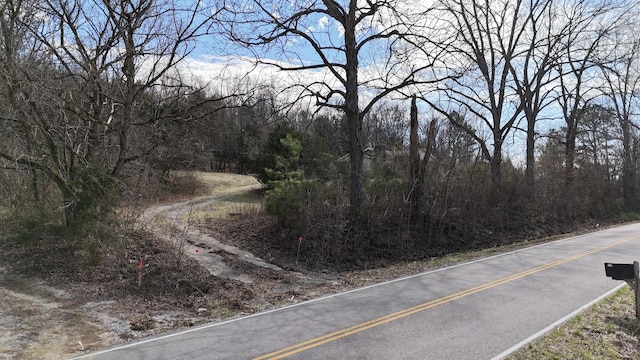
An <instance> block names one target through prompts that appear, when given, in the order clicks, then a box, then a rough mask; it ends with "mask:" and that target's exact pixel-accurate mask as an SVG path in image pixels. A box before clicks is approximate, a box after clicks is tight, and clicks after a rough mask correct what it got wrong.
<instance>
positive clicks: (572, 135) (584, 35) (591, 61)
mask: <svg viewBox="0 0 640 360" xmlns="http://www.w3.org/2000/svg"><path fill="white" fill-rule="evenodd" d="M594 5H595V6H591V5H590V4H588V3H585V2H582V1H577V2H576V3H575V4H574V6H572V7H567V10H566V19H567V20H566V23H567V24H568V25H567V27H566V29H565V32H566V34H565V35H564V36H563V37H562V51H563V54H562V59H561V60H560V61H559V62H558V64H557V69H556V71H557V73H558V84H559V85H558V95H557V97H556V101H557V103H558V105H559V106H560V109H561V111H562V119H563V120H564V122H565V124H566V131H565V135H564V139H563V141H562V142H563V144H564V145H565V151H564V166H565V191H564V196H565V200H564V206H565V214H566V216H568V217H572V213H573V211H572V202H573V198H574V189H573V187H574V182H575V157H576V138H577V135H578V129H579V126H580V121H581V119H582V117H583V115H584V114H583V112H584V109H587V108H588V107H589V105H590V104H591V103H592V102H593V101H594V100H595V99H596V98H597V97H598V96H600V95H601V92H600V91H598V90H597V88H599V87H600V84H599V83H594V81H593V79H594V78H598V76H597V74H596V73H597V66H598V63H599V62H601V61H602V60H599V59H601V58H603V54H602V52H603V48H604V46H603V45H604V43H605V42H606V41H607V39H608V37H609V35H610V34H611V33H612V32H613V31H614V30H615V29H616V27H617V26H618V25H619V23H618V21H617V19H616V17H615V15H610V14H612V10H613V9H612V8H610V7H608V6H605V5H606V4H604V5H603V4H597V3H595V4H594ZM604 19H610V20H609V21H603V20H604Z"/></svg>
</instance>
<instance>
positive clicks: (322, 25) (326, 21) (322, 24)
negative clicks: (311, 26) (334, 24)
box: [318, 16, 329, 30]
mask: <svg viewBox="0 0 640 360" xmlns="http://www.w3.org/2000/svg"><path fill="white" fill-rule="evenodd" d="M327 25H329V18H328V17H326V16H323V17H321V18H320V19H319V20H318V27H319V28H320V29H322V30H324V29H326V28H327Z"/></svg>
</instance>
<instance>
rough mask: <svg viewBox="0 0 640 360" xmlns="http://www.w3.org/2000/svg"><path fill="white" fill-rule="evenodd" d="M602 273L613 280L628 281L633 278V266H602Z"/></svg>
mask: <svg viewBox="0 0 640 360" xmlns="http://www.w3.org/2000/svg"><path fill="white" fill-rule="evenodd" d="M604 271H605V273H606V274H607V276H608V277H610V278H612V279H613V280H630V279H634V278H635V271H634V270H633V264H611V263H605V264H604Z"/></svg>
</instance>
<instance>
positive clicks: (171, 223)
mask: <svg viewBox="0 0 640 360" xmlns="http://www.w3.org/2000/svg"><path fill="white" fill-rule="evenodd" d="M259 187H260V184H253V185H248V186H242V187H239V188H235V189H233V190H232V191H227V192H225V193H224V194H222V195H214V196H206V197H200V198H197V199H193V200H188V201H183V202H179V203H175V204H169V205H160V206H155V207H152V208H150V209H148V210H147V211H146V212H145V214H144V215H143V216H142V219H143V221H144V222H146V223H147V224H150V226H148V227H149V228H151V229H154V231H153V232H154V233H155V234H156V235H157V236H158V237H160V238H162V239H164V240H165V241H169V242H172V243H174V244H175V245H177V246H178V247H179V248H180V249H181V251H182V252H183V253H184V254H186V255H187V256H189V257H191V258H192V259H194V260H196V261H198V263H199V264H200V265H201V266H202V267H204V268H205V269H207V270H208V271H209V272H210V273H211V274H212V275H214V276H217V277H220V278H225V279H232V280H238V281H241V282H243V283H245V284H250V283H252V282H253V279H252V278H251V276H250V275H249V274H247V273H243V272H242V271H241V269H240V268H238V267H235V268H232V267H231V266H229V265H227V260H226V259H225V257H223V256H222V255H220V253H221V252H224V253H225V255H227V257H228V256H232V257H235V259H237V260H241V261H244V262H247V263H250V264H252V265H255V266H260V267H264V268H267V269H271V270H276V271H284V270H282V269H281V268H280V267H279V266H276V265H274V264H270V263H268V262H266V261H264V260H263V259H261V258H259V257H257V256H255V255H253V254H252V253H250V252H249V251H246V250H242V249H240V248H238V247H236V246H233V245H229V244H225V243H222V242H221V241H219V240H218V239H216V238H214V237H212V236H211V235H209V234H207V233H205V232H203V231H201V230H199V229H198V228H197V227H195V226H193V225H192V223H191V222H192V221H191V215H192V214H193V213H196V212H199V211H203V209H204V211H207V210H210V209H211V208H214V207H215V206H216V204H217V203H219V202H221V201H225V200H227V199H228V198H230V197H233V196H237V195H238V194H241V193H243V192H249V191H253V190H255V189H257V188H259ZM167 227H169V228H171V229H172V231H166V230H167Z"/></svg>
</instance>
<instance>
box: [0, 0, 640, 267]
mask: <svg viewBox="0 0 640 360" xmlns="http://www.w3.org/2000/svg"><path fill="white" fill-rule="evenodd" d="M637 5H638V4H637V3H636V2H633V1H623V2H607V1H601V2H591V1H590V2H585V1H580V0H571V1H556V0H539V1H521V0H519V1H500V2H493V1H484V0H439V1H436V2H434V3H433V4H430V5H429V7H426V5H420V6H418V5H416V4H408V3H405V2H402V1H400V0H393V1H390V0H367V1H357V0H349V1H333V0H322V1H313V2H311V3H310V4H305V5H304V6H303V5H301V4H295V3H292V2H289V1H279V0H272V1H227V2H225V3H224V4H223V3H221V4H215V3H211V4H208V5H205V4H204V3H201V2H198V3H195V4H193V5H189V4H182V3H180V4H176V3H173V2H169V1H166V2H165V1H154V0H95V1H89V2H84V1H75V0H55V1H53V0H51V1H45V2H35V1H31V0H10V1H4V2H2V4H1V6H2V7H1V10H0V15H1V17H0V31H1V35H2V36H1V37H0V50H1V53H0V59H1V61H0V79H1V80H0V99H2V101H0V134H1V136H2V140H1V141H0V215H2V216H5V217H11V218H14V219H20V218H21V217H29V216H31V217H32V218H33V217H34V216H33V214H38V215H37V216H36V218H37V219H38V220H37V221H40V222H43V223H50V224H55V225H59V226H63V227H64V226H66V227H78V228H84V229H87V228H92V227H94V226H96V225H95V224H96V223H104V222H105V219H106V218H107V217H108V218H114V219H115V221H117V219H118V216H119V215H118V213H121V211H119V210H120V209H122V207H123V206H125V205H126V204H133V203H137V202H140V203H145V202H147V203H148V202H153V201H155V200H157V196H158V194H157V193H158V192H159V191H160V189H161V188H162V187H163V186H164V185H166V184H167V183H168V182H171V173H172V172H173V171H176V170H200V171H222V172H237V173H244V174H256V176H258V178H259V179H260V180H261V181H263V182H264V183H265V187H266V190H265V196H264V202H265V203H264V208H265V211H267V212H268V213H269V214H268V215H269V216H272V217H274V218H275V219H276V221H274V222H273V224H272V227H271V228H270V229H268V230H266V232H265V233H266V234H268V236H270V241H272V242H273V243H276V244H277V243H281V244H282V246H283V247H286V246H287V245H286V244H288V241H290V240H291V239H298V238H299V237H300V236H303V237H304V238H305V239H306V240H307V241H305V243H304V246H305V247H307V249H306V250H307V252H309V253H312V254H314V255H313V256H315V257H316V258H317V259H319V261H323V260H326V259H333V261H345V262H348V261H353V260H357V259H369V258H374V259H375V258H397V259H410V258H415V257H431V256H439V255H441V254H445V253H449V252H454V251H461V250H466V249H475V248H480V247H485V246H494V245H498V244H504V243H508V242H511V241H514V240H515V239H520V238H535V237H540V236H543V235H550V234H553V233H557V232H562V231H568V230H570V229H571V228H572V226H573V225H574V224H576V223H589V222H593V223H598V222H602V221H616V220H631V219H637V218H638V213H637V211H638V208H639V206H640V205H639V204H638V189H639V186H638V185H639V184H638V181H639V180H638V176H637V171H638V164H639V161H640V159H639V156H638V139H639V135H640V134H639V132H638V123H639V121H640V120H639V119H638V110H639V109H638V100H639V94H640V92H639V88H638V86H639V84H640V83H639V81H638V80H639V79H640V68H639V67H638V64H639V63H638V49H639V47H638V45H639V44H640V42H639V41H638V36H637V34H636V33H635V25H634V23H633V21H634V19H635V16H636V15H637V8H638V6H637ZM211 44H224V46H215V45H211ZM203 47H204V48H205V50H203ZM201 51H206V52H208V53H209V54H214V55H216V56H219V57H223V55H233V57H231V56H230V57H228V58H227V61H228V62H229V63H228V66H229V67H232V66H233V59H234V58H237V57H240V58H242V60H243V61H246V62H250V63H251V64H252V69H254V70H255V69H258V70H260V71H263V72H267V71H268V72H270V74H275V75H274V76H273V77H272V78H277V79H278V80H279V81H273V82H269V81H265V80H264V79H262V78H253V77H254V76H257V75H255V72H247V73H243V74H241V76H239V77H235V78H232V77H227V78H225V77H223V76H217V77H212V78H214V79H215V80H210V79H204V78H202V79H197V81H194V79H193V78H192V77H191V76H189V75H188V72H187V71H186V69H187V67H186V65H185V64H186V63H188V61H190V59H191V58H192V57H193V56H196V55H195V53H196V52H201ZM225 52H226V53H228V54H225ZM216 75H218V74H216ZM242 81H245V82H244V83H242V84H240V82H242ZM252 84H253V85H252ZM29 214H30V215H29ZM43 214H46V216H44V215H43ZM261 216H262V215H261Z"/></svg>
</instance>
